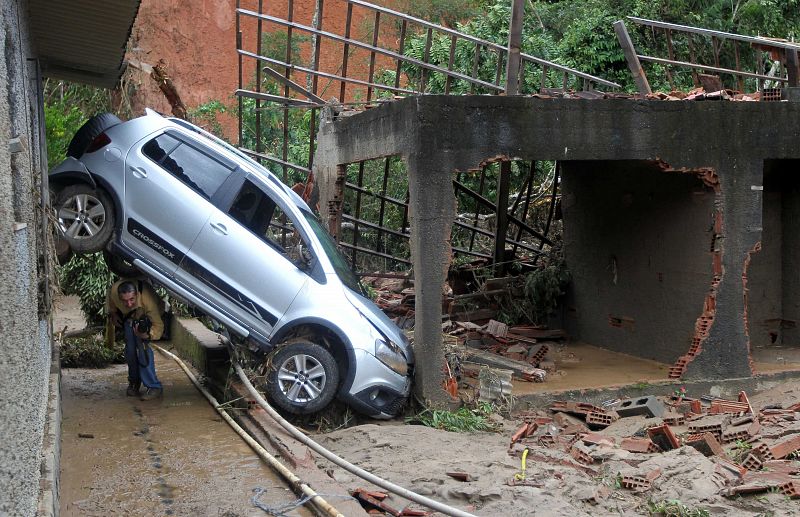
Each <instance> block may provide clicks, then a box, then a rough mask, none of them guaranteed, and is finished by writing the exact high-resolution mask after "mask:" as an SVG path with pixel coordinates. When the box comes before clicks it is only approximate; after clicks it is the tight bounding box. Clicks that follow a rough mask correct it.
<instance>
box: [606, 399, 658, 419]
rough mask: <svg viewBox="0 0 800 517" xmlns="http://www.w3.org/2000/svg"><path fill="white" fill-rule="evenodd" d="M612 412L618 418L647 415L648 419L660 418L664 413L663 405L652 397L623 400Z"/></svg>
mask: <svg viewBox="0 0 800 517" xmlns="http://www.w3.org/2000/svg"><path fill="white" fill-rule="evenodd" d="M614 411H616V412H617V414H619V416H620V417H626V416H635V415H647V416H650V417H660V416H661V415H663V414H664V412H665V411H666V408H665V407H664V403H663V402H661V401H660V400H658V399H657V398H656V397H654V396H653V395H648V396H646V397H637V398H634V399H625V400H623V401H621V402H620V403H619V405H617V406H615V407H614Z"/></svg>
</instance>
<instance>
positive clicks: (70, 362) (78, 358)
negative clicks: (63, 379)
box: [61, 334, 125, 368]
mask: <svg viewBox="0 0 800 517" xmlns="http://www.w3.org/2000/svg"><path fill="white" fill-rule="evenodd" d="M124 362H125V345H124V344H123V343H119V342H117V343H114V346H113V348H107V347H106V346H105V343H104V341H103V337H102V335H99V334H94V335H89V336H75V337H69V338H64V340H63V341H62V342H61V367H62V368H104V367H106V366H108V365H109V364H118V363H124Z"/></svg>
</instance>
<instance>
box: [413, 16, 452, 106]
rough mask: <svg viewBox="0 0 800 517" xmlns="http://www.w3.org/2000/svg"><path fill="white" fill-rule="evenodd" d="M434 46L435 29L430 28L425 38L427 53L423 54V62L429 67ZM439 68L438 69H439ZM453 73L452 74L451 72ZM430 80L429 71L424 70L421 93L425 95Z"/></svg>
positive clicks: (421, 78)
mask: <svg viewBox="0 0 800 517" xmlns="http://www.w3.org/2000/svg"><path fill="white" fill-rule="evenodd" d="M432 44H433V29H431V28H428V33H427V35H426V36H425V51H424V52H423V54H422V61H423V62H424V63H425V64H426V65H427V64H428V63H429V62H430V59H431V45H432ZM437 68H438V67H437ZM449 73H452V72H449ZM427 80H428V71H427V70H426V69H425V68H423V69H422V70H421V71H420V81H419V93H425V89H426V86H427V85H426V84H425V83H426V82H427Z"/></svg>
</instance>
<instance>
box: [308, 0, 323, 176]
mask: <svg viewBox="0 0 800 517" xmlns="http://www.w3.org/2000/svg"><path fill="white" fill-rule="evenodd" d="M317 2H318V3H317V5H318V7H319V10H318V11H317V12H316V13H314V14H315V16H314V20H315V22H316V23H315V27H314V28H315V29H317V30H322V20H323V13H324V10H325V1H324V0H317ZM321 45H322V38H320V37H318V36H317V37H315V38H314V63H313V65H312V67H313V68H314V70H319V53H320V47H321ZM318 86H319V76H318V75H316V74H314V75H312V76H311V92H312V93H313V94H314V95H316V94H317V87H318ZM317 98H319V97H317ZM323 103H324V101H323ZM318 113H319V112H318V110H317V109H315V108H311V114H310V116H309V117H308V168H309V169H311V168H313V167H314V151H315V149H316V145H317V115H318ZM310 179H311V178H306V181H309V180H310Z"/></svg>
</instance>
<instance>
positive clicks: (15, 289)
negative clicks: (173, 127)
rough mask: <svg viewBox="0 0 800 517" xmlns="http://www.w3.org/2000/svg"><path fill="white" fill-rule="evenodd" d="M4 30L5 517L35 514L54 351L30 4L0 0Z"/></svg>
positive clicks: (0, 387)
mask: <svg viewBox="0 0 800 517" xmlns="http://www.w3.org/2000/svg"><path fill="white" fill-rule="evenodd" d="M0 26H2V31H0V41H2V44H1V45H0V48H2V49H3V56H2V59H0V192H2V193H3V195H2V196H0V314H2V315H3V317H2V320H0V379H2V382H0V436H2V440H0V514H2V515H34V514H35V513H36V507H37V501H38V499H39V481H40V471H41V465H42V440H43V432H44V431H43V429H44V425H45V409H46V404H47V398H48V395H47V394H48V375H49V371H50V357H51V351H50V339H49V326H48V325H47V324H46V321H45V320H44V319H43V318H44V316H41V317H40V312H42V313H46V312H47V311H46V310H42V311H40V310H39V307H38V300H37V293H38V286H39V272H38V271H37V249H39V243H38V239H39V235H40V222H39V219H38V215H37V214H40V213H41V211H40V210H39V208H38V207H39V206H40V199H39V194H38V193H39V185H40V183H39V182H40V179H41V175H40V171H41V170H42V163H41V154H40V150H41V148H40V146H41V142H40V139H39V135H40V133H39V129H40V124H41V123H42V121H40V119H39V113H40V110H39V103H38V88H39V85H40V82H39V81H38V79H37V78H38V75H37V64H36V61H35V60H30V59H29V58H30V57H31V56H32V49H31V43H30V35H29V31H28V21H27V2H24V1H22V0H0Z"/></svg>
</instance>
